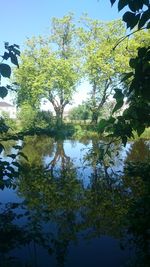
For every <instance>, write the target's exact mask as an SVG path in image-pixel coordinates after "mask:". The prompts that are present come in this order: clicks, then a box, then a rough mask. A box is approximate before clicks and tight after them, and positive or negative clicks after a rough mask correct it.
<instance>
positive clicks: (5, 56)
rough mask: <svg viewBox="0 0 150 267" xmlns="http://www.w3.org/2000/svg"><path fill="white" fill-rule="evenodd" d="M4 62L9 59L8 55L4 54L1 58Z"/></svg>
mask: <svg viewBox="0 0 150 267" xmlns="http://www.w3.org/2000/svg"><path fill="white" fill-rule="evenodd" d="M2 58H3V59H4V60H7V59H8V58H9V53H7V52H5V53H4V55H3V56H2Z"/></svg>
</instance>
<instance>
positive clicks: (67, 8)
mask: <svg viewBox="0 0 150 267" xmlns="http://www.w3.org/2000/svg"><path fill="white" fill-rule="evenodd" d="M0 8H1V15H0V25H1V34H0V35H1V36H0V39H1V44H0V45H1V47H2V45H3V41H8V42H9V43H18V44H19V45H20V46H22V44H23V43H24V41H25V39H26V37H31V36H33V35H39V34H46V33H48V29H49V28H50V21H51V18H52V17H62V16H64V15H66V14H67V13H69V12H73V13H74V14H75V17H76V18H77V19H78V18H79V17H80V16H81V15H82V13H84V12H86V13H88V15H89V16H90V17H91V18H96V19H100V20H113V19H116V18H120V17H121V14H120V13H119V14H118V12H117V8H116V6H114V7H113V8H111V5H110V1H109V0H99V1H98V0H54V1H51V0H7V1H6V0H1V1H0Z"/></svg>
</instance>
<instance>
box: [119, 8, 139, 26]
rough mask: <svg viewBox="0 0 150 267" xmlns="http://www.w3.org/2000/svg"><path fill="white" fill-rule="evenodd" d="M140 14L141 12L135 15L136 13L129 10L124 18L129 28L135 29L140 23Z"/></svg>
mask: <svg viewBox="0 0 150 267" xmlns="http://www.w3.org/2000/svg"><path fill="white" fill-rule="evenodd" d="M140 16H141V15H140V14H137V15H135V14H134V13H132V12H129V11H127V12H126V13H125V14H124V15H123V17H122V19H123V21H124V22H126V23H127V28H130V29H133V28H134V27H135V26H136V24H137V23H138V21H139V19H140Z"/></svg>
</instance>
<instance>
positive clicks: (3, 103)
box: [0, 102, 13, 108]
mask: <svg viewBox="0 0 150 267" xmlns="http://www.w3.org/2000/svg"><path fill="white" fill-rule="evenodd" d="M1 107H13V105H11V104H9V103H6V102H0V108H1Z"/></svg>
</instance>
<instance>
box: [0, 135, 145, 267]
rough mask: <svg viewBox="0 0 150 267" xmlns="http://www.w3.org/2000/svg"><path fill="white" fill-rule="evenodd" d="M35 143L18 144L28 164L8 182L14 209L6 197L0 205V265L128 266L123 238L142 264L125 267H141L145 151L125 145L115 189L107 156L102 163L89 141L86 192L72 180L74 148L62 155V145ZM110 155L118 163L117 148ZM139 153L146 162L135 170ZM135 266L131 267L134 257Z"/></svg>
mask: <svg viewBox="0 0 150 267" xmlns="http://www.w3.org/2000/svg"><path fill="white" fill-rule="evenodd" d="M36 138H37V137H35V139H33V140H32V139H30V138H29V139H26V142H25V144H24V153H26V154H27V156H28V161H25V160H21V166H22V168H21V170H20V176H19V178H16V180H15V183H16V186H17V190H16V192H14V194H16V195H18V196H19V199H20V201H19V203H17V202H14V203H12V202H11V203H9V196H8V203H6V204H5V205H4V204H3V203H1V213H0V231H1V235H0V266H2V267H4V266H39V267H42V266H44V267H45V266H50V265H51V266H89V267H90V266H93V267H98V266H102V267H109V266H116V267H117V266H118V267H119V266H123V263H125V262H127V261H130V260H131V259H130V258H131V255H130V250H129V247H128V245H127V244H128V242H127V240H128V239H129V237H130V240H131V241H133V242H135V243H136V245H137V248H138V252H140V260H139V257H138V260H139V262H140V264H141V265H133V263H132V266H146V264H147V262H148V261H147V260H148V249H149V243H148V238H147V237H148V233H149V232H148V216H149V210H148V204H149V199H148V193H149V181H148V179H147V178H145V177H148V176H146V175H147V174H148V171H149V165H148V164H146V160H147V159H148V157H149V154H150V153H149V149H148V145H147V144H146V143H144V142H143V141H140V144H139V143H137V144H136V143H135V144H133V145H132V146H131V149H130V150H129V151H128V153H127V157H126V160H125V162H124V165H123V168H124V173H122V174H121V177H120V180H121V183H118V182H117V183H116V181H118V179H119V176H118V173H115V172H114V171H113V172H110V169H109V168H110V165H111V167H112V159H113V158H111V157H110V156H109V154H107V157H106V158H105V160H104V158H103V157H102V156H101V153H103V152H102V151H101V150H100V145H99V142H98V141H96V140H94V141H92V142H91V143H90V151H89V152H88V156H86V161H85V153H83V155H82V156H83V161H84V162H85V167H86V164H87V163H88V168H89V166H90V171H89V172H86V176H88V177H86V178H87V180H88V186H85V184H84V183H83V181H82V179H81V178H80V177H79V176H78V175H79V172H78V167H79V166H78V165H77V164H76V163H77V162H76V161H75V160H74V159H73V158H72V157H71V155H72V151H73V147H74V143H73V144H72V145H71V152H70V154H69V152H68V154H67V152H66V150H65V148H66V146H65V145H66V143H65V142H63V141H60V140H59V141H55V142H53V140H50V139H49V138H48V139H46V138H44V139H43V140H40V139H36ZM70 143H71V142H70ZM83 147H84V145H83ZM118 149H120V150H121V152H118ZM113 150H114V151H113V154H112V155H113V157H115V161H116V160H117V156H116V154H117V155H118V161H120V159H119V158H120V157H121V153H122V148H121V147H120V145H118V147H117V148H114V149H113ZM134 151H135V152H134ZM141 151H144V152H142V153H144V155H145V162H144V164H143V162H142V161H141V165H139V158H137V157H136V156H135V155H137V154H138V155H139V154H141ZM123 153H124V151H123ZM77 156H78V155H76V157H77ZM45 158H46V159H47V160H46V164H45V162H44V161H45ZM136 162H138V165H137V164H136ZM83 171H84V169H83ZM145 204H146V205H145ZM144 212H145V213H144ZM141 216H142V219H141ZM145 237H146V238H145ZM145 240H146V241H145ZM89 241H90V242H91V243H89ZM90 244H92V245H90ZM105 244H107V245H106V251H105V254H106V255H105V257H103V256H102V255H101V252H102V250H103V249H102V247H103V246H105ZM119 244H120V247H122V249H123V248H124V250H121V248H120V247H119ZM109 247H110V251H109ZM113 248H116V251H115V253H114V250H113ZM85 251H86V252H88V253H86V255H85ZM95 252H96V254H95ZM131 253H133V249H132V250H131ZM95 255H96V256H95ZM141 255H142V256H141ZM81 256H82V259H81ZM137 256H138V255H137ZM94 257H96V258H94ZM109 258H110V260H109ZM95 259H96V260H95ZM137 262H138V261H137ZM142 262H144V264H145V265H142V264H143V263H142ZM134 263H135V264H137V263H136V255H135V261H134ZM124 266H125V265H124ZM126 266H127V265H126ZM130 266H131V265H130ZM147 266H148V265H147Z"/></svg>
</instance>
